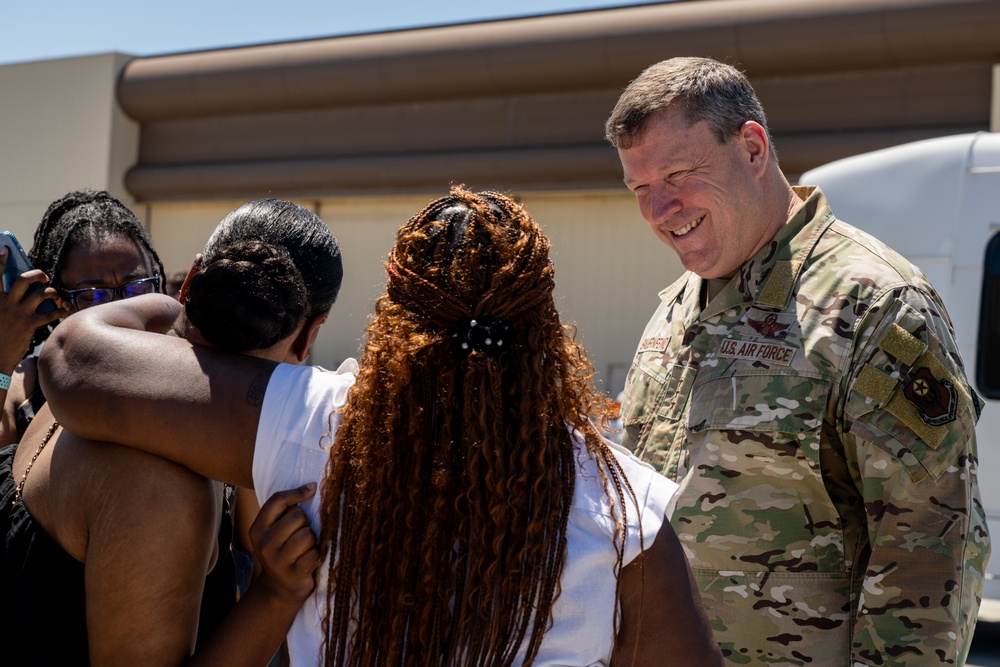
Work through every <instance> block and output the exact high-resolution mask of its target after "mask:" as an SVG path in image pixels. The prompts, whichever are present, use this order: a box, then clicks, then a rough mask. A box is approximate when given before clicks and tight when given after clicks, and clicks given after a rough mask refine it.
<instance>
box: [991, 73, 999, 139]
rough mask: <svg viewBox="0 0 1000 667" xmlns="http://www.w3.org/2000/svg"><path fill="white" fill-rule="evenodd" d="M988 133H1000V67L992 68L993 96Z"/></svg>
mask: <svg viewBox="0 0 1000 667" xmlns="http://www.w3.org/2000/svg"><path fill="white" fill-rule="evenodd" d="M990 132H1000V65H994V66H993V95H992V97H991V98H990Z"/></svg>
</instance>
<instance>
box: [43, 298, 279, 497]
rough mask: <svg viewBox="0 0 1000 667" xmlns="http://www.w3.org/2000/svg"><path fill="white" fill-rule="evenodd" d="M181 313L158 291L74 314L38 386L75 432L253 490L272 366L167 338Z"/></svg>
mask: <svg viewBox="0 0 1000 667" xmlns="http://www.w3.org/2000/svg"><path fill="white" fill-rule="evenodd" d="M180 308H181V306H180V304H179V303H178V302H177V301H175V300H174V299H171V298H170V297H168V296H165V295H160V294H151V295H147V296H142V297H135V298H133V299H128V300H125V301H117V302H114V303H110V304H107V305H103V306H101V307H100V308H90V309H88V310H85V311H81V312H79V313H76V314H74V315H73V317H70V318H68V319H67V320H65V321H64V322H62V323H61V324H60V325H59V327H57V328H56V330H55V331H54V332H53V334H52V335H51V336H50V337H49V340H48V342H46V344H45V348H44V349H43V352H42V355H41V357H40V358H39V362H38V374H39V381H40V382H41V385H42V388H43V390H44V391H45V396H46V398H47V399H48V402H49V405H50V407H51V408H52V412H53V413H54V414H55V416H56V418H57V419H58V420H59V422H60V423H61V424H63V425H64V426H65V427H66V428H67V429H69V430H70V431H73V432H74V433H77V434H78V435H82V436H85V437H88V438H91V439H94V440H106V441H111V442H117V443H120V444H123V445H128V446H130V447H135V448H138V449H141V450H143V451H147V452H150V453H153V454H158V455H160V456H163V457H165V458H167V459H170V460H171V461H176V462H178V463H181V464H183V465H185V466H187V467H188V468H190V469H191V470H194V471H195V472H198V473H199V474H202V475H205V476H206V477H210V478H212V479H217V480H221V481H225V482H229V483H232V484H238V485H240V486H244V487H249V488H252V487H253V475H252V466H253V451H254V443H255V441H256V436H257V423H258V421H259V418H260V407H261V404H262V402H263V398H264V390H265V389H266V388H267V383H268V380H269V379H270V377H271V373H272V372H273V370H274V367H275V364H274V363H273V362H270V361H266V360H262V359H258V358H254V357H249V356H246V355H240V354H234V353H229V352H225V351H222V350H217V349H211V348H206V347H201V346H197V345H192V344H191V343H189V342H187V341H186V340H183V339H181V338H178V337H175V336H164V335H161V334H162V333H165V332H166V331H168V330H169V329H170V327H171V326H172V325H173V323H174V321H175V320H176V319H177V316H178V314H179V313H180Z"/></svg>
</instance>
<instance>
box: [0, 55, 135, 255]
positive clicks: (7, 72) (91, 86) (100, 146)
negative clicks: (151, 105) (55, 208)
mask: <svg viewBox="0 0 1000 667" xmlns="http://www.w3.org/2000/svg"><path fill="white" fill-rule="evenodd" d="M130 59H131V57H130V56H126V55H123V54H118V53H105V54H101V55H95V56H85V57H81V58H63V59H58V60H44V61H37V62H28V63H18V64H14V65H4V66H0V228H3V229H7V230H10V231H12V232H14V234H16V235H17V237H18V239H19V240H20V241H21V245H22V246H24V249H25V250H29V249H30V247H31V243H32V237H33V234H34V230H35V227H36V226H37V225H38V221H39V220H40V219H41V216H42V213H44V212H45V209H46V207H47V206H48V205H49V203H50V202H52V201H53V200H55V199H57V198H59V197H61V196H62V195H64V194H65V193H66V192H69V191H70V190H76V189H80V188H84V187H91V188H96V189H106V190H109V191H111V192H112V193H113V194H114V195H115V196H117V197H119V198H120V199H122V201H124V202H125V203H127V204H131V203H132V200H131V197H130V196H129V194H128V192H127V191H126V190H125V187H124V177H125V172H126V170H127V169H128V168H129V167H131V166H132V165H133V164H134V163H135V162H136V159H137V156H138V150H139V126H138V124H137V123H136V122H135V121H133V120H131V119H129V118H128V117H127V116H125V114H124V113H122V111H121V110H120V108H119V107H118V103H117V100H116V94H115V90H116V85H117V81H118V75H119V74H120V72H121V70H122V69H123V68H124V66H125V64H126V63H127V62H128V61H129V60H130Z"/></svg>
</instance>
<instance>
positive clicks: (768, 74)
mask: <svg viewBox="0 0 1000 667" xmlns="http://www.w3.org/2000/svg"><path fill="white" fill-rule="evenodd" d="M997 35H1000V3H998V2H996V0H880V1H873V0H811V1H810V2H801V0H700V1H687V2H671V3H662V4H654V5H640V6H632V7H622V8H615V9H606V10H595V11H587V12H578V13H572V14H560V15H551V16H540V17H530V18H521V19H512V20H503V21H491V22H484V23H474V24H464V25H453V26H441V27H432V28H424V29H414V30H405V31H395V32H386V33H373V34H364V35H351V36H345V37H333V38H329V39H318V40H308V41H302V42H291V43H282V44H266V45H259V46H249V47H241V48H233V49H223V50H218V51H207V52H199V53H183V54H176V55H165V56H157V57H151V58H139V59H136V60H133V61H132V62H130V63H129V64H128V65H127V67H126V69H125V70H124V72H123V73H122V77H121V80H120V82H119V86H118V98H119V102H120V104H121V106H122V108H123V109H124V110H125V112H126V113H127V114H128V115H129V116H131V117H132V118H134V119H135V120H137V121H138V122H139V123H140V125H141V135H140V136H141V138H140V153H139V162H138V164H137V165H136V166H135V167H134V168H133V169H132V170H131V171H130V172H129V174H128V176H127V178H126V185H127V187H128V189H129V190H130V192H131V193H132V194H133V195H134V196H135V197H136V198H137V199H139V200H144V201H155V200H162V199H178V198H180V199H185V198H197V199H201V198H210V197H228V196H253V195H255V194H259V193H264V192H269V193H272V194H286V195H297V196H305V195H308V196H326V195H337V194H378V193H391V192H424V191H432V192H440V191H441V190H442V189H443V188H444V187H446V186H447V184H448V183H450V182H464V183H468V184H469V185H472V186H474V187H495V188H504V189H508V188H511V189H540V188H541V189H563V188H604V187H620V177H621V175H620V169H619V167H618V164H617V158H616V157H615V154H614V152H613V151H612V150H611V149H609V148H608V147H607V145H606V143H605V142H604V140H603V136H602V134H603V132H602V128H603V122H604V120H605V118H606V116H607V114H608V113H609V112H610V109H611V107H612V106H613V105H614V102H615V100H616V99H617V96H618V93H619V92H620V90H621V88H622V87H623V86H624V85H625V84H626V83H627V82H628V81H629V80H631V79H632V78H634V77H635V76H636V75H637V74H638V73H639V72H640V71H641V70H642V69H643V68H644V67H646V66H648V65H649V64H651V63H653V62H656V61H658V60H662V59H664V58H669V57H672V56H676V55H707V56H712V57H715V58H718V59H721V60H725V61H727V62H731V63H733V64H736V65H737V66H739V67H740V68H741V69H744V70H745V71H746V72H747V74H748V76H750V78H751V79H752V80H753V82H754V85H755V87H756V88H757V90H758V93H759V94H760V96H761V98H762V100H763V102H764V104H765V107H766V109H767V111H768V114H769V118H770V124H771V128H772V132H773V134H774V135H775V144H776V146H777V148H778V151H779V154H780V156H781V161H782V166H783V168H784V169H785V170H786V171H787V172H789V173H791V174H797V173H800V172H801V171H804V170H805V169H808V168H811V167H813V166H816V165H818V164H822V163H823V162H826V161H829V160H831V159H836V158H837V157H842V156H844V155H850V154H853V153H856V152H860V151H864V150H870V149H872V148H876V147H881V146H886V145H893V144H895V143H901V142H903V141H908V140H911V139H917V138H924V137H927V136H940V135H942V134H948V133H952V132H962V131H968V130H971V129H985V126H986V124H987V123H988V117H989V95H990V90H989V86H990V72H991V65H992V63H995V62H998V61H1000V40H998V39H997Z"/></svg>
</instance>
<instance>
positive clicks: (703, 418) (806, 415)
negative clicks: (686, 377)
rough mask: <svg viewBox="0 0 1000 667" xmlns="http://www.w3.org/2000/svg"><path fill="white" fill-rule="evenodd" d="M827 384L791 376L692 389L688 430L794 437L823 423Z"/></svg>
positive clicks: (724, 380) (740, 378) (725, 380)
mask: <svg viewBox="0 0 1000 667" xmlns="http://www.w3.org/2000/svg"><path fill="white" fill-rule="evenodd" d="M829 389H830V386H829V383H828V382H827V381H825V380H822V379H818V378H812V377H804V376H802V375H789V374H770V375H763V374H747V375H730V376H723V377H715V378H709V379H707V380H706V381H704V382H701V383H698V385H697V386H696V387H695V388H694V392H693V395H694V397H693V399H692V403H691V410H690V413H689V416H688V427H689V428H690V429H691V430H692V431H695V432H697V431H703V430H706V429H724V430H731V431H768V432H773V433H783V434H789V435H795V434H799V433H806V432H809V431H816V430H818V429H819V428H820V426H821V425H822V423H823V414H824V412H825V410H826V398H827V395H828V393H829Z"/></svg>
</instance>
